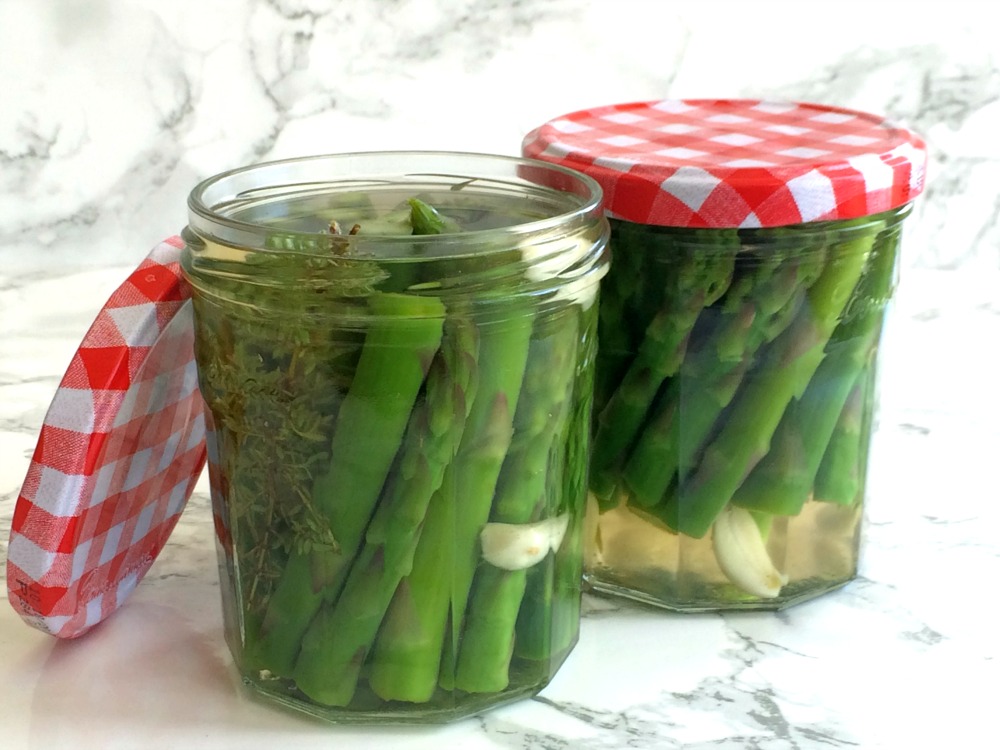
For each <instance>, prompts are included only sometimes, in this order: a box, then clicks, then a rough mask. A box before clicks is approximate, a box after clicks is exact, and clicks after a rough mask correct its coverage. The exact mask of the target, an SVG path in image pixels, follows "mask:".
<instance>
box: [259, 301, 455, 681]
mask: <svg viewBox="0 0 1000 750" xmlns="http://www.w3.org/2000/svg"><path fill="white" fill-rule="evenodd" d="M369 306H370V309H371V313H372V316H373V318H372V322H371V324H370V326H369V328H368V333H367V335H366V337H365V345H364V349H363V350H362V353H361V358H360V360H359V361H358V366H357V369H356V371H355V376H354V382H353V383H352V385H351V389H350V391H348V394H347V396H346V398H345V399H344V403H343V406H341V408H340V412H339V414H338V417H337V427H336V430H335V432H334V435H333V441H332V444H331V450H330V465H329V468H328V469H327V471H326V472H325V473H324V474H322V475H320V476H319V477H318V478H317V479H316V481H315V483H314V484H313V492H312V498H313V502H314V504H315V505H316V507H317V508H318V509H319V510H320V512H321V513H323V514H324V515H325V516H326V518H327V520H328V522H329V524H330V528H331V529H332V531H333V534H334V537H335V538H336V540H337V543H338V545H339V548H338V549H337V550H336V551H333V550H316V551H312V552H308V553H306V552H296V553H293V555H292V557H291V558H290V560H289V563H288V567H287V569H286V573H285V575H284V576H283V577H282V580H281V581H280V582H279V584H278V586H277V588H276V589H275V592H274V595H273V596H272V599H271V603H270V605H269V606H268V610H267V614H266V615H265V617H264V622H263V624H262V626H261V633H260V641H259V643H258V644H257V653H258V658H259V659H260V661H261V663H262V664H267V665H268V667H267V668H268V669H270V670H271V671H272V672H274V673H276V674H282V675H287V674H288V673H289V672H290V671H291V669H292V667H293V665H294V661H295V657H296V655H297V653H298V650H299V647H300V643H301V639H302V636H303V634H304V633H305V632H306V628H307V627H308V626H309V623H310V622H311V620H312V619H313V617H314V616H315V615H316V612H317V611H318V610H319V608H320V605H321V604H322V602H323V601H324V599H326V600H331V601H332V600H335V599H336V597H337V596H338V594H339V592H340V588H341V586H342V585H343V582H344V579H345V578H346V575H347V572H348V571H349V569H350V565H351V562H352V561H353V559H354V557H355V555H356V554H357V550H358V545H359V544H360V542H361V539H362V536H363V534H364V531H365V527H366V526H367V525H368V522H369V521H370V519H371V517H372V513H373V512H374V510H375V507H376V504H377V502H378V498H379V494H380V493H381V491H382V485H383V484H384V483H385V480H386V477H387V476H388V474H389V469H390V467H391V465H392V462H393V458H394V457H395V455H396V452H397V450H398V449H399V446H400V442H401V441H402V438H403V432H404V430H405V429H406V424H407V421H408V417H409V414H410V411H411V410H412V408H413V404H414V402H415V401H416V399H417V393H418V392H419V390H420V387H421V385H422V384H423V381H424V377H425V375H426V373H427V370H428V368H429V366H430V363H431V361H432V360H433V358H434V354H435V352H436V351H437V349H438V346H439V344H440V342H441V329H442V324H443V321H444V312H445V311H444V306H443V305H442V304H441V302H440V300H438V299H434V298H427V297H417V296H412V295H402V294H377V295H373V296H372V297H371V299H370V300H369ZM299 558H306V559H299ZM304 570H309V571H311V572H313V573H314V575H312V576H309V577H306V576H303V575H302V573H303V571H304ZM316 571H321V575H319V576H316V575H315V572H316Z"/></svg>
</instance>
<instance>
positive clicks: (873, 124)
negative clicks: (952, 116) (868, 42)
mask: <svg viewBox="0 0 1000 750" xmlns="http://www.w3.org/2000/svg"><path fill="white" fill-rule="evenodd" d="M522 150H523V152H524V155H525V156H529V157H534V158H536V159H542V160H544V161H549V162H553V163H556V164H561V165H563V166H566V167H571V168H573V169H576V170H579V171H581V172H583V173H585V174H587V175H589V176H590V177H593V178H594V179H596V180H597V182H599V183H600V185H601V187H602V188H603V190H604V196H605V210H606V211H607V212H608V215H609V216H612V217H615V218H619V219H624V220H627V221H633V222H639V223H643V224H657V225H661V226H674V227H762V226H783V225H788V224H799V223H803V222H811V221H825V220H834V219H853V218H858V217H861V216H869V215H871V214H875V213H880V212H882V211H888V210H890V209H893V208H897V207H899V206H902V205H904V204H906V203H909V202H910V201H912V200H913V199H914V198H915V197H916V196H917V195H918V194H919V193H920V192H921V191H922V190H923V186H924V174H925V169H926V160H927V152H926V146H925V145H924V142H923V141H922V140H921V139H920V137H919V136H917V135H915V134H914V133H912V132H910V131H908V130H906V129H904V128H901V127H899V126H897V125H895V124H893V123H891V122H889V121H888V120H885V119H882V118H881V117H877V116H875V115H871V114H866V113H864V112H857V111H854V110H849V109H839V108H835V107H828V106H823V105H818V104H807V103H795V102H770V101H760V100H746V99H735V100H734V99H696V100H664V101H652V102H634V103H630V104H616V105H610V106H605V107H598V108H596V109H588V110H582V111H579V112H573V113H571V114H567V115H563V116H562V117H558V118H556V119H554V120H551V121H550V122H548V123H546V124H545V125H543V126H541V127H540V128H537V129H536V130H534V131H532V132H531V133H529V134H528V135H527V136H526V137H525V139H524V143H523V146H522Z"/></svg>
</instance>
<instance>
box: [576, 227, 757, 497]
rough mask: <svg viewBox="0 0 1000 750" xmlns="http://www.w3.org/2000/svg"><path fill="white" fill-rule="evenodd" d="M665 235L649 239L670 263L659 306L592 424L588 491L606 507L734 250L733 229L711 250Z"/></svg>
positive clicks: (726, 276)
mask: <svg viewBox="0 0 1000 750" xmlns="http://www.w3.org/2000/svg"><path fill="white" fill-rule="evenodd" d="M706 231H707V230H706ZM670 236H671V235H670V234H668V233H657V234H652V233H651V234H650V237H651V241H653V240H652V238H660V239H661V241H665V245H666V247H665V248H664V249H663V250H660V248H657V249H656V251H660V252H664V253H666V257H669V258H670V260H671V264H670V265H669V266H668V267H667V268H666V269H665V270H666V272H667V278H666V279H665V280H664V282H663V287H664V302H663V306H662V307H661V308H660V310H659V312H657V314H656V315H655V316H653V318H652V320H651V321H650V322H649V325H648V326H647V327H646V331H645V337H644V338H643V341H642V343H641V344H640V345H639V350H638V351H637V352H636V356H635V360H633V362H632V364H631V365H630V366H629V368H628V370H627V371H626V373H625V375H624V377H623V378H622V381H621V383H620V384H619V385H618V387H617V389H616V390H615V392H614V393H613V394H612V396H611V398H610V400H609V401H608V403H607V405H606V406H605V407H604V409H603V410H602V411H601V414H600V416H599V417H598V420H597V433H596V435H595V437H594V446H593V457H592V460H591V479H590V489H591V490H592V491H593V492H594V494H595V495H596V496H597V498H598V501H600V502H602V503H603V504H604V505H605V506H607V505H608V504H610V502H611V501H612V498H613V497H614V495H615V491H616V488H617V486H618V482H619V476H618V474H619V471H620V468H621V465H622V462H623V461H624V459H625V457H626V455H627V452H628V450H629V448H630V447H631V445H632V443H633V441H634V440H635V438H636V436H637V435H638V433H639V430H640V429H641V427H642V423H643V420H644V419H645V417H646V414H647V412H648V411H649V409H650V406H651V405H652V404H653V401H654V399H655V398H656V394H657V392H658V391H659V390H660V386H661V385H662V383H663V381H664V380H666V379H667V378H669V377H671V376H673V375H675V374H676V373H677V370H678V368H679V367H680V365H681V362H682V360H683V358H684V351H685V347H686V345H687V341H688V337H689V335H690V333H691V329H692V328H693V327H694V325H695V322H696V320H697V318H698V314H699V313H700V312H701V310H702V308H703V307H707V306H709V305H711V304H713V303H714V302H715V301H716V300H717V299H718V298H719V297H720V296H722V294H723V293H724V292H725V291H726V288H727V287H728V286H729V282H730V279H731V278H732V273H733V263H734V259H735V251H736V250H737V249H738V239H737V235H736V232H735V230H734V231H728V230H720V231H718V232H716V233H715V234H714V238H715V239H716V241H717V245H718V246H717V247H713V248H705V247H704V246H702V247H701V248H698V249H692V248H688V247H685V246H684V244H683V243H680V242H678V243H677V245H676V246H674V247H671V246H670V242H671V240H670V239H668V238H670ZM652 251H653V249H652V248H651V249H650V252H652Z"/></svg>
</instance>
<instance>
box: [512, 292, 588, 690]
mask: <svg viewBox="0 0 1000 750" xmlns="http://www.w3.org/2000/svg"><path fill="white" fill-rule="evenodd" d="M602 305H603V302H602ZM597 312H598V308H597V305H594V306H592V307H589V308H586V309H584V310H582V311H581V322H580V327H581V336H580V343H579V354H578V356H577V362H576V377H577V380H576V384H577V385H576V390H575V392H574V393H573V403H572V411H571V413H570V417H569V419H568V420H567V422H566V427H565V431H564V435H563V436H562V437H560V438H559V440H560V441H561V442H560V444H561V445H565V446H566V453H565V458H564V462H565V468H564V470H563V472H562V477H561V482H562V488H561V490H556V489H554V488H553V489H552V490H551V491H552V492H557V491H561V494H562V506H560V507H559V512H560V513H566V514H568V515H569V523H568V527H567V530H566V537H565V541H563V543H562V545H561V546H560V547H559V548H558V549H556V550H555V552H554V554H553V555H550V556H548V557H547V558H546V559H545V560H543V561H542V563H541V564H539V565H536V566H534V567H533V568H531V569H530V570H529V571H528V577H527V582H526V591H525V596H524V600H523V602H522V605H521V611H520V612H519V614H518V618H517V633H516V637H515V639H514V653H515V655H517V656H518V657H520V658H521V659H527V660H531V661H533V662H536V663H538V664H539V665H542V666H543V667H544V668H546V669H547V670H550V671H551V670H552V669H553V668H554V667H555V666H556V665H555V664H554V663H553V661H554V660H555V659H558V658H560V657H561V656H564V655H565V654H567V653H568V652H569V649H570V648H571V647H572V646H573V644H574V643H575V640H576V635H577V633H578V631H579V624H580V579H581V575H582V572H583V571H582V567H583V550H582V548H583V533H582V529H581V527H582V524H583V515H584V506H585V502H586V494H587V478H588V467H587V459H588V454H589V449H590V419H591V414H592V409H593V404H594V390H593V379H594V375H595V370H594V367H593V366H592V362H593V361H594V357H595V355H596V352H597V336H596V334H597V318H598V314H597Z"/></svg>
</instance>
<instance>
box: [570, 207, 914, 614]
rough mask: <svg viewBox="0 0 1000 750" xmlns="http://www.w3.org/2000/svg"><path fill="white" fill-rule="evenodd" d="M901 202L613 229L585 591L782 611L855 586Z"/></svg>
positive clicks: (679, 604)
mask: <svg viewBox="0 0 1000 750" xmlns="http://www.w3.org/2000/svg"><path fill="white" fill-rule="evenodd" d="M908 211H909V207H908V206H904V207H902V208H899V209H895V210H893V211H890V212H887V213H883V214H878V215H875V216H869V217H865V218H861V219H855V220H842V221H830V222H822V223H811V224H801V225H796V226H787V227H778V228H762V229H739V230H737V229H673V228H664V227H653V226H647V225H641V224H634V223H629V222H624V221H612V241H611V247H612V251H613V252H614V254H615V262H614V264H613V267H612V269H611V272H610V273H609V275H608V276H607V278H606V279H605V282H604V284H603V287H602V301H601V312H600V326H599V331H600V348H599V355H598V372H597V380H596V391H595V407H594V409H595V428H594V439H593V444H592V450H593V456H592V460H591V475H590V490H591V492H590V505H589V514H588V520H589V524H590V525H589V527H588V528H589V530H588V534H587V544H588V548H587V551H586V559H585V579H586V581H587V583H588V584H589V586H590V587H592V588H593V589H595V590H597V591H599V592H605V593H611V594H617V595H623V596H626V597H630V598H634V599H638V600H641V601H644V602H647V603H651V604H654V605H658V606H662V607H666V608H668V609H675V610H688V611H699V610H716V609H779V608H782V607H784V606H787V605H790V604H793V603H795V602H799V601H803V600H806V599H810V598H812V597H814V596H817V595H819V594H821V593H823V592H825V591H828V590H830V589H833V588H836V587H838V586H841V585H843V584H844V583H846V582H848V581H850V580H851V579H852V578H853V577H854V576H855V575H856V572H857V565H858V554H859V546H860V544H859V539H860V530H861V522H862V503H863V499H864V487H865V475H866V469H867V461H868V447H869V440H870V437H871V431H872V420H873V415H874V411H875V402H876V393H877V388H876V371H877V364H878V345H879V339H880V335H881V331H882V326H883V320H884V316H885V312H886V307H887V304H888V302H889V300H890V298H891V296H892V292H893V289H894V286H895V281H896V262H897V250H898V246H899V235H900V228H901V222H902V220H903V219H904V217H905V216H906V214H907V213H908Z"/></svg>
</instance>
